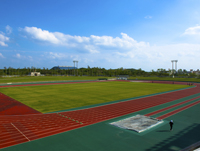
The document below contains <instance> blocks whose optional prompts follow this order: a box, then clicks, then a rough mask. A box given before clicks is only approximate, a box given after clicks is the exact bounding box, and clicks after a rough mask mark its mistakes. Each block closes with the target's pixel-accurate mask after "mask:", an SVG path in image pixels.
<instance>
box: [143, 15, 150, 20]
mask: <svg viewBox="0 0 200 151" xmlns="http://www.w3.org/2000/svg"><path fill="white" fill-rule="evenodd" d="M144 18H145V19H151V18H152V16H150V15H147V16H145V17H144Z"/></svg>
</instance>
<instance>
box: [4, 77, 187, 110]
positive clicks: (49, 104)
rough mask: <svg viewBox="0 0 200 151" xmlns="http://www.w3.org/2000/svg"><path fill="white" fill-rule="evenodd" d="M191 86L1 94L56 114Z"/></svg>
mask: <svg viewBox="0 0 200 151" xmlns="http://www.w3.org/2000/svg"><path fill="white" fill-rule="evenodd" d="M185 87H188V86H186V85H172V84H154V83H135V82H119V81H115V82H114V81H112V82H94V83H76V84H61V85H41V86H29V87H10V88H8V87H7V88H0V92H2V93H4V94H6V95H8V96H10V97H12V98H14V99H16V100H18V101H20V102H22V103H24V104H26V105H28V106H30V107H32V108H34V109H36V110H38V111H40V112H42V113H47V112H53V111H59V110H66V109H71V108H77V107H82V106H88V105H94V104H99V103H105V102H110V101H116V100H122V99H127V98H133V97H138V96H143V95H149V94H154V93H159V92H165V91H170V90H175V89H181V88H185Z"/></svg>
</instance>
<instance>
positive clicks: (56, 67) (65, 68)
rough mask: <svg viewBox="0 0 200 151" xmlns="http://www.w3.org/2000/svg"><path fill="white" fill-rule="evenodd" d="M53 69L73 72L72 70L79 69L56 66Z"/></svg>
mask: <svg viewBox="0 0 200 151" xmlns="http://www.w3.org/2000/svg"><path fill="white" fill-rule="evenodd" d="M51 69H53V70H71V69H77V67H72V66H54V67H53V68H51Z"/></svg>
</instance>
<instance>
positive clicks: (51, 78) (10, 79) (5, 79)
mask: <svg viewBox="0 0 200 151" xmlns="http://www.w3.org/2000/svg"><path fill="white" fill-rule="evenodd" d="M98 78H108V79H109V78H115V77H100V76H96V77H95V76H75V77H74V76H68V77H67V76H41V77H30V76H24V77H0V84H3V83H21V82H42V81H71V80H73V81H78V80H97V79H98ZM130 79H138V80H168V81H190V82H200V79H197V78H178V77H175V78H170V77H130Z"/></svg>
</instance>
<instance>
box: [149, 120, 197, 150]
mask: <svg viewBox="0 0 200 151" xmlns="http://www.w3.org/2000/svg"><path fill="white" fill-rule="evenodd" d="M156 132H170V131H169V130H159V131H156ZM170 133H172V136H171V137H169V138H168V139H165V140H163V141H161V142H159V143H158V144H156V145H154V146H153V147H151V148H149V149H147V150H146V151H175V150H180V149H183V148H185V147H187V146H190V145H191V144H193V143H195V142H198V141H199V140H200V124H196V123H195V124H193V125H191V126H189V127H187V128H185V129H183V130H182V131H179V132H178V133H177V132H175V131H172V132H170Z"/></svg>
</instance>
